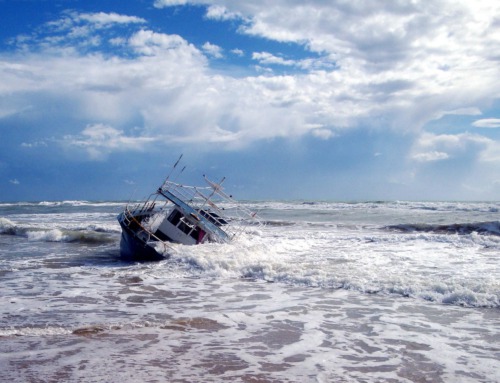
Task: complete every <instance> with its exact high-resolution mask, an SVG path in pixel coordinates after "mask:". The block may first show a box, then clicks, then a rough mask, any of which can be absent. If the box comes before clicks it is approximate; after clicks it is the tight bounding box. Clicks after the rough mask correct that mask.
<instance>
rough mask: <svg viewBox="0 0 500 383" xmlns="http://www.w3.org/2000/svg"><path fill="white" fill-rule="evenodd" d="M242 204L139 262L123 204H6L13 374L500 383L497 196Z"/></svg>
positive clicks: (5, 355) (4, 359) (5, 289)
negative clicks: (226, 217) (128, 245)
mask: <svg viewBox="0 0 500 383" xmlns="http://www.w3.org/2000/svg"><path fill="white" fill-rule="evenodd" d="M245 205H246V207H248V208H249V209H251V210H253V211H257V212H258V214H259V216H260V217H261V219H262V221H263V222H264V223H265V225H264V226H262V227H250V228H249V230H247V232H246V233H244V234H243V235H241V236H240V237H238V238H237V239H236V240H235V241H234V242H232V243H230V244H206V245H201V246H183V245H172V246H171V247H170V249H169V251H168V253H169V259H168V260H165V261H161V262H152V263H130V262H129V263H127V262H124V261H122V260H121V258H120V256H119V251H118V248H119V240H120V227H119V225H118V223H117V221H116V216H117V214H118V213H119V212H120V211H121V209H122V208H123V204H122V203H119V202H117V203H115V202H97V203H93V202H86V201H63V202H40V203H10V204H8V203H3V204H0V381H2V382H6V381H10V382H62V381H65V382H66V381H67V382H120V383H127V382H224V381H228V382H499V381H500V367H499V366H500V363H499V361H500V268H499V260H500V222H499V221H500V218H499V217H500V203H482V202H477V203H471V202H467V203H462V202H358V203H332V202H304V201H297V202H279V201H265V202H246V203H245Z"/></svg>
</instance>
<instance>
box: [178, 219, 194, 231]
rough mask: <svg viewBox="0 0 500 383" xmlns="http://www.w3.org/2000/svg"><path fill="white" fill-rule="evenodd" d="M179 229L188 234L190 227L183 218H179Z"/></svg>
mask: <svg viewBox="0 0 500 383" xmlns="http://www.w3.org/2000/svg"><path fill="white" fill-rule="evenodd" d="M177 227H178V228H179V230H182V231H183V232H184V233H185V234H189V232H190V231H191V227H190V226H189V225H187V224H186V223H185V222H184V220H181V223H179V226H177Z"/></svg>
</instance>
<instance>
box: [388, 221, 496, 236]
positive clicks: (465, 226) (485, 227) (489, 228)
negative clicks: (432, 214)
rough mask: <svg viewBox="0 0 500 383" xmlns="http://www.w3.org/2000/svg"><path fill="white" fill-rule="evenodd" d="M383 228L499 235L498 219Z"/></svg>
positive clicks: (400, 225) (404, 230)
mask: <svg viewBox="0 0 500 383" xmlns="http://www.w3.org/2000/svg"><path fill="white" fill-rule="evenodd" d="M385 229H388V230H396V231H402V232H425V233H436V234H463V235H465V234H472V233H478V234H485V235H500V221H491V222H475V223H454V224H449V225H432V224H424V223H422V224H398V225H390V226H385Z"/></svg>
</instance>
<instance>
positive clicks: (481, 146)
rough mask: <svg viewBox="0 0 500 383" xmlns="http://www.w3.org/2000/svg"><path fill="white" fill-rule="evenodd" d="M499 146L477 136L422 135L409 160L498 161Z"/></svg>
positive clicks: (468, 134)
mask: <svg viewBox="0 0 500 383" xmlns="http://www.w3.org/2000/svg"><path fill="white" fill-rule="evenodd" d="M499 148H500V145H499V144H498V143H497V142H495V141H494V140H492V139H490V138H487V137H484V136H480V135H477V134H470V133H461V134H431V133H423V134H421V135H420V137H419V138H418V139H417V140H416V142H415V144H414V146H413V149H412V152H411V154H410V157H411V159H413V160H415V161H417V162H435V161H442V160H447V159H451V158H455V159H458V158H468V159H469V162H472V161H473V160H474V159H478V160H479V161H497V160H498V159H500V156H499V154H500V151H499Z"/></svg>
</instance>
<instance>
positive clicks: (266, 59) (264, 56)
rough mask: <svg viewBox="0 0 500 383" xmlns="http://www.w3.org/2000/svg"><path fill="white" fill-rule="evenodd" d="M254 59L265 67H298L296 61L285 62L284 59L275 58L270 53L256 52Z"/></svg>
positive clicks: (253, 55)
mask: <svg viewBox="0 0 500 383" xmlns="http://www.w3.org/2000/svg"><path fill="white" fill-rule="evenodd" d="M252 59H254V60H257V61H258V62H259V63H260V64H264V65H269V64H271V65H285V66H292V65H296V62H295V61H294V60H285V59H283V58H282V57H278V56H275V55H273V54H271V53H269V52H254V53H253V54H252Z"/></svg>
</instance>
